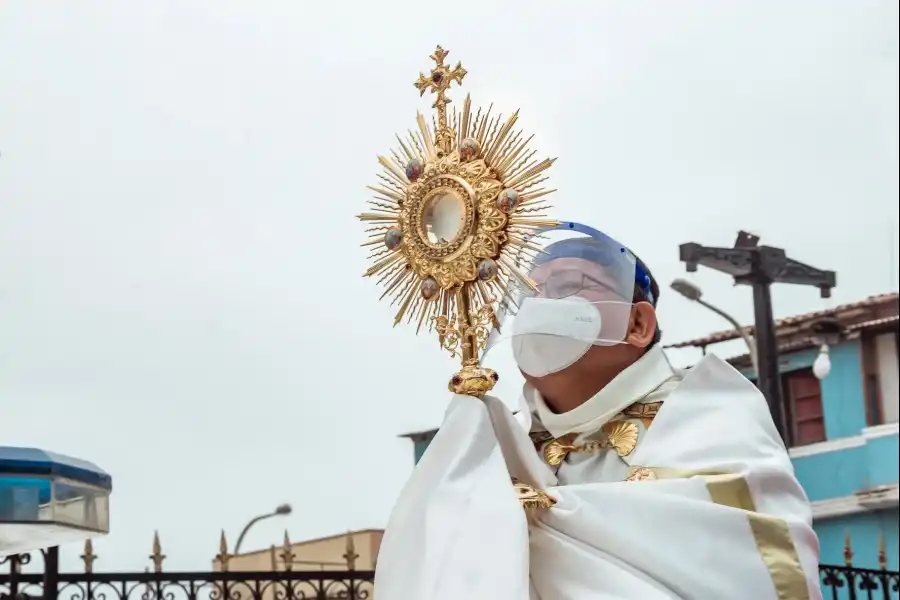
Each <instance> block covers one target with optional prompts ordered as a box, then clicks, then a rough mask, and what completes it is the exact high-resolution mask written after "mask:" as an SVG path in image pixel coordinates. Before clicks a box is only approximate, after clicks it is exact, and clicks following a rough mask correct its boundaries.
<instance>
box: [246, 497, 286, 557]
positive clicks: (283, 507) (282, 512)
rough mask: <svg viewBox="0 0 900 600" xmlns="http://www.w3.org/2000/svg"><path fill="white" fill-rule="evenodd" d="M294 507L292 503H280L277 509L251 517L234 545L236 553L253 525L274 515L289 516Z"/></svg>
mask: <svg viewBox="0 0 900 600" xmlns="http://www.w3.org/2000/svg"><path fill="white" fill-rule="evenodd" d="M292 511H293V509H292V508H291V505H290V504H279V505H278V506H276V507H275V510H273V511H272V512H269V513H266V514H264V515H259V516H258V517H253V518H252V519H250V522H249V523H247V524H246V525H244V529H243V530H242V531H241V535H239V536H238V540H237V544H235V545H234V553H235V554H237V553H238V552H239V551H240V549H241V542H243V541H244V536H245V535H247V531H249V530H250V528H251V527H253V526H254V525H256V524H257V523H259V522H260V521H264V520H265V519H271V518H272V517H281V516H287V515H289V514H291V512H292Z"/></svg>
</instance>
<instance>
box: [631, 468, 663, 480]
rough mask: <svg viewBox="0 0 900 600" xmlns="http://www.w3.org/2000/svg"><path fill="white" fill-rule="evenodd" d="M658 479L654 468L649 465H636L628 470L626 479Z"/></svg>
mask: <svg viewBox="0 0 900 600" xmlns="http://www.w3.org/2000/svg"><path fill="white" fill-rule="evenodd" d="M655 479H656V473H654V472H653V469H648V468H647V467H634V468H632V469H631V470H630V471H629V472H628V477H626V478H625V481H653V480H655Z"/></svg>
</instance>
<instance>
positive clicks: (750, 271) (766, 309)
mask: <svg viewBox="0 0 900 600" xmlns="http://www.w3.org/2000/svg"><path fill="white" fill-rule="evenodd" d="M678 251H679V258H680V260H681V261H682V262H683V263H685V268H686V269H687V271H688V272H694V271H696V270H697V266H698V265H703V266H704V267H708V268H711V269H714V270H716V271H721V272H722V273H725V274H727V275H731V276H732V277H734V282H735V284H739V285H749V286H751V287H752V288H753V312H754V317H755V319H754V321H755V336H756V346H757V379H756V382H757V386H758V387H759V389H760V391H761V392H762V393H763V395H764V396H765V398H766V402H767V403H768V405H769V412H770V414H771V415H772V421H773V422H774V423H775V428H776V429H777V430H778V433H779V434H780V435H781V437H782V439H784V430H785V428H784V425H785V424H784V413H783V399H782V395H781V377H780V374H779V372H778V343H777V341H776V338H775V318H774V316H773V314H772V293H771V286H772V284H773V283H793V284H798V285H809V286H813V287H817V288H819V292H820V294H821V296H822V298H828V297H830V296H831V289H832V288H833V287H834V286H835V284H836V276H835V273H834V271H824V270H822V269H817V268H815V267H811V266H809V265H807V264H804V263H801V262H799V261H796V260H794V259H792V258H788V257H787V255H786V253H785V251H784V250H783V249H782V248H773V247H771V246H760V245H759V236H756V235H753V234H750V233H747V232H745V231H741V232H739V233H738V235H737V239H736V240H735V242H734V246H733V247H732V248H718V247H710V246H701V245H700V244H696V243H693V242H691V243H687V244H682V245H681V246H680V247H679V248H678Z"/></svg>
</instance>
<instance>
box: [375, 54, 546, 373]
mask: <svg viewBox="0 0 900 600" xmlns="http://www.w3.org/2000/svg"><path fill="white" fill-rule="evenodd" d="M446 58H447V51H446V50H444V49H443V48H441V47H440V46H438V47H437V49H436V50H435V52H434V53H433V54H432V55H431V59H432V60H433V61H434V63H435V66H434V68H433V69H432V70H431V72H430V73H429V74H425V73H420V74H419V77H418V79H417V80H416V82H415V86H416V89H418V90H419V92H420V94H421V95H424V94H425V93H426V92H431V93H433V94H435V101H434V103H433V105H432V107H433V108H434V109H435V110H436V113H437V114H436V118H435V119H434V121H433V125H432V124H430V123H429V122H428V120H426V118H425V117H424V116H423V115H422V114H418V115H417V117H416V120H417V125H418V127H417V129H416V130H415V131H413V130H410V131H409V132H408V136H406V137H405V138H401V137H399V136H398V137H397V140H398V143H399V147H398V148H396V149H395V150H392V151H391V153H390V154H389V156H380V157H379V158H378V160H379V162H380V163H381V166H382V168H383V173H381V174H380V175H379V176H378V177H379V182H378V183H377V184H376V185H373V186H370V187H369V189H370V190H371V191H372V192H374V193H375V196H374V198H373V199H372V200H370V201H369V205H370V206H371V207H372V209H371V210H370V211H369V212H364V213H362V214H360V215H358V218H359V219H360V220H362V221H364V222H367V223H370V224H371V227H370V228H369V229H367V230H366V233H367V239H366V240H365V241H364V242H363V244H362V245H363V246H364V247H367V248H369V249H370V250H371V253H370V255H369V259H370V260H371V261H372V264H371V266H370V267H369V269H367V270H366V272H365V276H367V277H376V278H377V280H378V283H379V284H380V285H383V286H384V287H385V291H384V293H383V294H382V298H384V297H385V296H391V297H392V302H391V304H397V305H398V309H397V313H396V315H395V317H394V325H397V324H399V323H400V322H401V321H403V320H404V319H405V320H406V321H407V322H408V323H410V322H412V321H413V320H415V321H416V323H417V326H416V331H417V332H418V331H420V330H421V329H422V327H423V325H424V326H425V327H426V328H427V329H428V330H429V331H433V330H436V331H437V333H438V336H439V337H440V342H441V347H442V348H444V349H445V350H447V351H449V352H450V353H451V355H452V356H454V357H457V356H459V357H460V358H461V360H462V362H463V363H464V364H465V363H467V362H469V361H472V360H476V361H477V358H478V354H479V351H480V350H483V347H484V344H485V342H486V340H487V337H488V333H489V330H490V327H491V326H493V327H496V326H497V319H496V316H495V314H494V309H493V306H494V305H495V304H496V303H498V302H501V301H513V300H514V299H513V298H512V291H513V290H515V289H516V288H526V289H527V288H531V289H535V286H534V282H532V281H531V280H530V279H529V278H528V276H527V275H526V274H525V273H526V272H527V269H524V268H523V267H522V266H521V264H522V262H523V261H524V262H526V263H527V262H530V261H531V260H533V259H534V258H535V257H536V256H537V254H538V253H539V252H540V249H539V247H538V246H536V245H535V244H534V243H533V242H529V239H530V238H531V237H533V236H534V235H535V234H536V233H537V232H538V231H540V230H542V229H544V228H547V227H554V226H556V225H558V222H557V221H555V220H551V219H548V218H547V217H546V216H545V211H546V210H547V209H548V208H550V207H549V206H548V205H547V204H546V200H547V197H548V195H549V194H551V193H552V192H553V191H554V190H552V189H547V188H545V187H541V184H542V183H543V182H544V181H545V180H546V176H545V171H546V170H547V169H549V168H550V166H551V165H552V164H553V162H554V160H555V159H554V160H551V159H544V160H535V159H534V155H535V151H534V150H529V148H528V145H529V142H530V140H531V137H529V136H526V135H525V134H524V132H523V131H521V130H517V129H516V123H517V121H518V118H519V114H518V112H515V113H513V114H512V115H511V116H510V117H509V118H508V119H506V120H505V121H503V120H502V119H501V117H500V116H499V115H493V114H492V110H491V109H490V108H488V109H487V110H486V111H482V110H481V109H478V110H477V111H473V110H472V102H471V99H470V97H468V96H467V97H466V99H465V101H464V102H463V104H462V107H461V109H460V110H459V111H458V112H457V111H456V110H455V109H454V110H453V112H452V114H451V113H450V112H449V111H448V110H447V108H448V105H449V104H450V102H451V101H450V99H449V98H448V96H447V93H448V90H449V89H450V86H451V84H454V83H455V84H461V83H462V81H463V78H464V77H465V76H466V70H465V69H463V68H462V65H461V64H459V63H457V65H456V66H455V67H451V66H450V65H449V64H447V63H446V62H445V59H446ZM437 206H443V207H445V208H446V207H450V208H452V211H449V209H448V211H449V212H448V211H444V212H441V211H439V210H438V209H437V208H436V207H437ZM448 215H450V216H448ZM441 219H443V224H444V225H445V226H444V227H440V228H438V227H437V225H436V223H437V222H438V221H440V220H441ZM457 221H458V222H457ZM448 224H449V225H448ZM454 227H455V228H456V232H455V233H453V232H452V230H453V229H454ZM439 229H440V232H439V231H438V230H439ZM482 375H483V376H484V377H485V379H484V380H483V381H484V382H487V381H488V379H489V377H488V374H487V373H483V374H482Z"/></svg>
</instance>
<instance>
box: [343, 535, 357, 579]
mask: <svg viewBox="0 0 900 600" xmlns="http://www.w3.org/2000/svg"><path fill="white" fill-rule="evenodd" d="M343 558H344V560H345V561H347V570H348V571H355V570H356V559H357V558H359V554H357V553H356V545H355V544H354V542H353V533H352V532H350V531H348V532H347V551H346V552H345V553H344V557H343Z"/></svg>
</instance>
